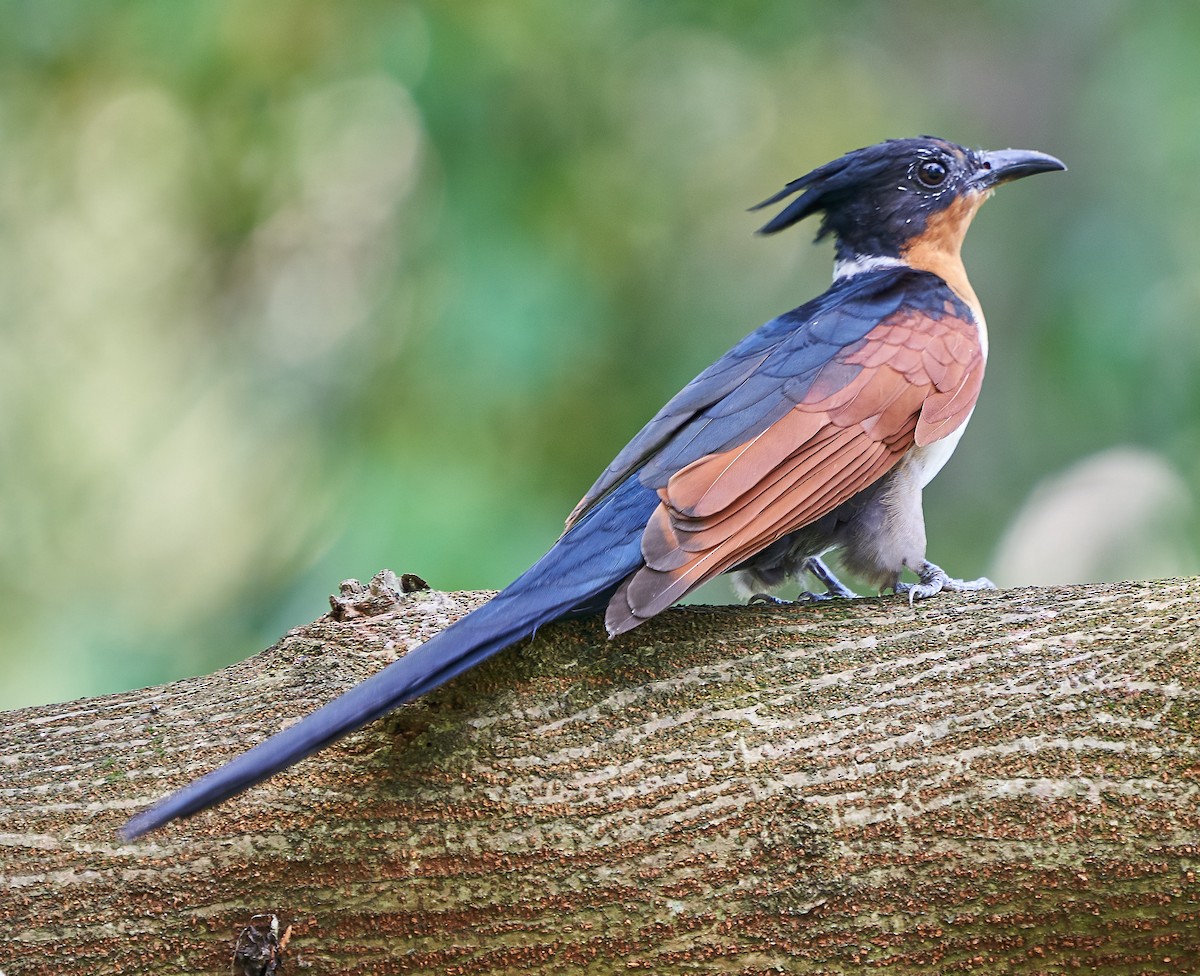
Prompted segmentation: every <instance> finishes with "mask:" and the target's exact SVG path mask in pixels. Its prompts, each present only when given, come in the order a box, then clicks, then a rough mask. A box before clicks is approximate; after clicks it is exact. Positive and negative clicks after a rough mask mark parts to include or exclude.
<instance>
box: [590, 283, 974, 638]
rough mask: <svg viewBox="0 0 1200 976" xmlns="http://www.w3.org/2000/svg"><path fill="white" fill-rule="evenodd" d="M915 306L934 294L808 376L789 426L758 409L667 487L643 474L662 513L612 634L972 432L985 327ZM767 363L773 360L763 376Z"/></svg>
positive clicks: (905, 307) (880, 322) (620, 597)
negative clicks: (921, 448)
mask: <svg viewBox="0 0 1200 976" xmlns="http://www.w3.org/2000/svg"><path fill="white" fill-rule="evenodd" d="M942 288H943V289H944V288H945V286H944V285H943V286H942ZM917 297H926V298H927V297H928V296H909V299H910V300H909V301H906V302H904V303H903V304H901V305H900V306H899V307H897V308H896V309H895V310H894V311H892V312H891V313H890V314H888V315H886V316H884V317H883V318H881V319H877V320H876V322H875V324H874V327H872V328H871V329H869V330H868V331H867V332H866V333H865V334H863V335H862V336H861V337H859V338H856V339H853V340H852V341H849V342H846V343H845V344H843V345H842V346H840V347H839V348H838V349H837V350H836V351H835V352H834V353H833V354H832V355H831V356H830V357H829V358H828V359H827V360H826V362H823V363H821V364H819V365H817V366H816V367H815V368H813V367H811V366H810V368H809V370H808V372H809V373H811V374H812V376H811V379H810V382H809V383H808V384H807V386H806V387H805V388H804V393H803V396H801V397H800V399H799V401H798V402H795V401H793V400H791V398H787V399H788V402H789V407H788V408H787V410H786V411H785V412H783V413H782V414H781V415H778V416H773V417H771V419H770V420H769V422H768V423H765V424H764V423H762V417H763V413H762V412H761V410H760V411H759V412H758V413H753V412H748V413H747V414H746V416H745V417H744V418H743V421H744V422H743V425H742V437H741V438H740V439H738V440H735V441H734V442H733V443H731V444H728V445H726V446H724V447H723V448H722V449H721V450H716V451H712V452H710V453H707V454H704V455H702V456H700V457H696V458H695V459H694V460H690V461H689V462H688V463H687V464H685V465H682V466H680V467H677V468H676V469H675V470H674V471H673V472H672V473H671V474H670V475H669V476H668V477H667V478H666V479H665V480H664V479H661V478H660V479H657V480H649V481H648V479H647V477H646V468H643V469H642V472H641V474H640V477H641V480H642V481H643V483H644V484H647V485H648V486H649V487H654V488H656V489H657V491H658V494H659V498H660V504H659V507H658V509H657V510H656V511H655V513H654V515H653V516H652V517H651V519H650V520H649V523H648V524H647V527H646V530H645V532H644V534H643V537H642V555H643V558H644V560H645V566H644V567H643V568H641V569H639V570H638V571H636V572H635V573H633V574H632V575H631V576H630V577H629V578H627V579H626V580H625V582H624V583H623V584H622V586H621V587H620V588H619V589H618V590H617V592H616V593H615V595H614V596H613V598H612V600H611V601H610V603H609V608H608V613H607V617H606V623H607V625H608V629H609V632H610V633H614V634H615V633H620V632H622V631H624V630H628V629H630V628H631V627H634V626H636V625H637V624H638V623H640V622H641V621H642V620H644V619H647V618H649V617H652V616H654V615H655V614H656V613H658V612H660V611H661V610H663V609H665V608H666V607H667V606H670V605H671V604H672V603H674V602H675V601H676V600H678V599H679V598H681V597H682V596H683V595H685V594H686V593H687V592H688V591H690V590H692V589H694V588H695V587H696V586H698V585H700V584H701V583H703V582H704V581H706V580H708V579H711V578H712V577H714V576H716V575H718V574H719V573H722V572H724V571H725V570H728V569H731V568H733V567H734V566H736V565H738V564H739V563H740V562H742V561H743V560H744V559H746V558H748V557H749V556H752V555H753V554H754V553H756V552H758V551H760V550H762V549H763V548H765V547H766V546H768V545H770V544H771V543H772V542H774V541H775V540H777V539H779V538H780V537H782V536H784V535H787V534H788V533H790V532H794V531H796V530H797V529H799V528H802V527H803V526H805V525H808V524H810V523H811V522H814V521H816V520H817V519H819V518H821V517H822V516H824V515H825V514H827V513H829V512H830V511H832V510H833V509H835V508H836V507H837V506H838V505H840V504H841V503H842V502H844V501H846V500H847V499H849V498H851V497H852V496H854V495H855V494H857V493H858V492H860V491H862V490H863V489H865V488H867V487H869V486H870V485H871V484H873V483H874V482H875V481H877V480H878V479H879V478H881V477H882V476H883V475H884V474H886V473H887V472H888V471H890V470H891V469H892V468H893V467H895V466H896V464H898V463H899V461H900V459H901V458H902V457H903V456H904V454H905V453H907V452H908V451H909V450H910V449H912V448H913V447H914V446H917V445H924V444H929V443H932V442H933V441H935V440H938V439H939V438H941V437H945V436H946V435H947V434H949V433H951V432H952V431H954V430H956V429H957V428H958V427H959V426H961V425H962V424H963V423H964V422H965V421H966V419H967V417H968V416H969V415H970V412H971V410H972V409H973V408H974V405H975V400H976V398H977V396H978V393H979V387H980V383H981V381H982V377H983V365H984V357H983V350H982V347H981V345H980V342H979V334H978V329H977V327H976V325H975V322H974V320H973V319H972V317H971V315H970V312H969V311H968V310H966V308H965V307H964V306H961V305H957V306H951V307H949V308H948V307H946V305H945V301H944V298H943V297H942V296H939V297H938V300H937V301H936V302H928V301H925V302H921V301H917V300H915V298H917ZM768 362H770V356H768V357H767V358H766V359H765V360H764V363H763V366H760V370H761V369H762V368H763V367H765V365H766V363H768ZM835 379H836V382H834V381H833V380H835ZM839 384H840V385H839ZM784 385H786V384H784ZM781 388H782V387H781ZM798 388H799V387H798V384H795V383H793V384H792V389H793V390H795V389H798Z"/></svg>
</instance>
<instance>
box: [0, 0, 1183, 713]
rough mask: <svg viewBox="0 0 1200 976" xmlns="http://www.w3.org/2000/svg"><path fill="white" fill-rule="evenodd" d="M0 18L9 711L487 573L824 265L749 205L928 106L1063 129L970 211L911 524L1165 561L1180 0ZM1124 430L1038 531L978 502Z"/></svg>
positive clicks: (622, 2)
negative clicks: (1094, 545) (1064, 511)
mask: <svg viewBox="0 0 1200 976" xmlns="http://www.w3.org/2000/svg"><path fill="white" fill-rule="evenodd" d="M0 15H2V17H3V23H4V25H5V26H4V30H3V31H0V336H2V338H3V351H2V354H0V472H2V473H0V485H2V486H3V492H2V496H0V498H2V504H0V581H2V584H3V585H2V587H0V633H2V634H3V638H2V641H0V705H16V704H21V703H28V702H36V701H46V700H51V699H62V698H68V697H72V696H77V695H83V694H94V693H99V692H104V691H110V690H116V689H119V688H125V687H129V686H132V685H135V684H140V683H150V682H155V681H162V680H167V679H169V678H172V677H176V676H180V675H183V674H189V673H195V672H199V671H204V670H210V669H212V668H215V667H217V666H219V665H221V664H223V663H227V662H229V661H232V660H235V659H238V658H241V657H244V656H246V655H247V654H249V653H251V652H252V651H254V650H256V649H258V648H259V647H261V646H263V645H264V644H265V643H268V642H270V641H272V640H273V639H275V637H277V636H278V634H279V633H281V632H282V631H283V630H284V629H286V628H287V627H289V626H293V625H296V624H300V623H304V622H306V621H308V620H310V619H312V618H313V617H314V616H316V615H317V614H319V613H320V612H321V611H322V609H323V606H324V597H325V595H326V594H328V593H329V592H331V591H333V590H334V589H336V586H337V583H338V581H339V580H340V579H342V578H345V577H348V576H357V577H362V578H365V577H368V576H370V575H372V574H373V573H374V572H375V571H377V570H378V569H380V568H383V567H384V566H389V567H392V568H394V569H396V570H408V571H413V572H417V573H420V574H421V575H423V576H425V577H426V578H427V579H429V580H430V581H431V582H432V583H433V584H434V585H436V586H438V587H442V588H456V587H498V586H500V585H503V584H504V583H505V582H507V581H508V580H509V579H511V578H512V577H513V576H514V575H516V573H518V572H519V571H520V570H521V569H523V568H524V567H525V566H526V565H528V563H529V562H530V561H531V560H532V559H534V558H535V557H536V556H537V555H538V554H539V553H540V552H541V551H542V550H543V549H544V548H545V547H546V546H547V545H548V544H549V543H550V542H551V541H552V540H553V539H554V538H555V536H556V535H557V533H558V531H559V528H560V527H561V521H562V518H563V516H564V515H565V514H566V512H567V511H569V510H570V508H571V507H572V505H573V504H574V502H575V501H576V500H577V498H578V497H579V496H580V495H581V494H582V492H583V491H584V489H585V488H586V487H587V486H588V485H589V484H590V483H591V481H592V479H593V477H594V476H595V474H596V473H597V472H598V471H599V470H600V469H601V468H602V467H603V465H604V464H605V463H607V461H608V460H609V458H610V457H611V455H612V454H613V453H614V452H615V451H616V450H617V449H618V448H619V447H620V446H621V445H622V444H623V443H624V441H625V440H626V439H627V438H628V437H629V436H630V435H631V434H632V433H633V432H634V431H635V430H636V429H637V428H638V427H639V426H640V424H641V423H642V422H644V421H645V420H646V419H647V418H648V417H649V416H650V414H651V413H653V411H654V410H655V409H657V407H658V406H659V405H660V404H661V403H662V402H663V401H664V400H665V399H666V398H667V397H668V396H670V395H671V394H672V393H674V392H675V391H676V390H677V389H678V387H679V386H680V385H681V384H683V383H684V382H686V381H687V380H688V379H690V378H691V376H692V375H694V374H695V372H697V371H698V370H699V369H700V368H702V367H703V366H705V365H707V364H708V363H709V362H710V361H711V360H712V359H713V358H715V357H716V356H717V355H719V354H720V353H721V352H723V351H724V350H725V349H726V348H727V347H728V346H729V345H730V344H731V343H732V342H733V341H735V340H736V339H737V338H739V337H740V336H741V335H742V334H744V333H745V332H746V331H748V330H749V329H751V328H753V327H754V326H756V325H758V324H759V323H760V322H762V321H764V320H765V319H767V318H769V317H770V316H771V315H773V314H775V313H777V312H779V311H781V310H784V309H786V308H789V307H791V306H793V305H795V304H798V303H799V302H801V301H803V300H805V299H807V298H809V297H811V296H812V295H814V294H815V293H817V292H818V291H819V290H821V289H822V288H823V287H824V286H825V284H826V282H827V280H828V274H829V250H828V248H827V247H821V248H811V247H809V244H808V240H809V238H810V236H811V232H812V228H808V229H801V230H800V232H798V233H792V234H789V235H785V236H783V237H781V238H777V239H769V240H764V239H756V238H755V237H754V236H753V231H754V229H755V228H756V227H757V226H758V224H759V223H760V222H761V220H760V217H759V215H751V214H747V213H746V212H745V211H746V207H747V206H748V205H750V204H753V203H755V202H756V201H757V200H759V199H761V198H762V197H764V196H766V195H768V194H769V193H771V192H773V191H774V190H775V189H776V188H778V187H779V186H780V185H782V183H783V182H785V181H786V180H788V179H790V178H792V177H794V176H796V175H799V174H800V173H801V172H803V171H805V170H806V169H808V168H810V167H812V166H815V165H818V164H820V163H822V162H824V161H825V160H827V159H829V158H832V157H833V156H835V155H837V154H839V153H841V152H843V151H845V150H847V149H850V148H853V147H855V146H859V145H864V144H867V143H871V142H875V141H877V140H879V139H881V138H885V137H889V136H903V135H913V134H916V133H922V132H933V133H936V134H939V135H944V136H947V137H949V138H952V139H955V140H957V141H960V142H964V143H967V144H971V145H981V146H985V147H991V148H1000V147H1004V146H1010V145H1012V146H1022V147H1028V148H1036V149H1042V150H1046V151H1049V152H1052V153H1055V154H1056V155H1059V156H1061V157H1062V158H1064V159H1065V160H1066V161H1067V162H1068V164H1069V165H1070V167H1071V171H1070V173H1069V174H1066V175H1065V176H1064V175H1057V174H1056V175H1053V176H1046V177H1040V178H1038V179H1036V180H1030V181H1029V182H1028V183H1022V184H1019V185H1018V186H1015V187H1012V188H1006V189H1005V190H1004V191H1002V192H1001V194H1000V196H999V199H998V200H997V201H995V202H993V203H991V204H989V205H988V207H987V208H986V209H985V210H984V211H983V214H982V216H981V217H980V219H979V220H978V221H977V223H976V227H975V229H974V230H973V232H972V235H971V238H970V240H969V242H968V249H967V262H968V267H969V269H970V271H971V275H972V279H973V281H974V284H975V287H976V290H977V291H978V293H979V295H980V297H981V299H982V300H983V303H984V305H985V307H986V309H987V312H988V318H989V322H990V325H991V331H992V358H991V362H990V366H989V376H988V381H987V384H986V386H985V390H984V396H983V400H982V403H981V405H980V407H979V409H978V410H977V412H976V416H975V418H974V420H973V421H972V429H971V431H970V432H969V434H968V436H967V437H966V438H965V439H964V441H963V443H962V446H961V447H960V449H959V451H958V453H957V455H956V457H955V459H954V461H953V463H952V464H951V465H950V466H949V467H948V468H947V469H946V471H944V472H943V473H942V475H941V476H940V477H939V479H938V481H937V482H935V483H934V485H933V486H931V488H930V490H929V493H928V503H927V510H928V513H929V522H930V538H931V547H932V548H931V554H933V555H934V556H935V558H937V559H938V561H939V562H941V563H942V564H943V565H945V566H947V568H949V569H951V570H952V571H954V572H957V573H961V574H964V575H975V574H978V573H981V572H985V571H988V570H989V569H992V570H995V569H996V562H997V559H998V558H999V557H998V556H997V553H998V552H1000V551H1001V549H1003V548H1004V547H1005V546H1008V547H1009V550H1013V551H1016V550H1020V552H1023V553H1024V554H1025V555H1026V556H1030V555H1031V554H1032V555H1035V556H1036V557H1037V558H1036V560H1035V564H1036V565H1037V566H1038V567H1045V568H1046V572H1047V573H1049V574H1050V575H1053V572H1054V554H1055V550H1056V547H1057V549H1058V550H1059V551H1063V550H1065V549H1069V548H1071V547H1073V546H1075V545H1076V544H1077V543H1078V540H1079V539H1081V538H1087V539H1095V538H1096V537H1100V536H1103V537H1105V538H1106V539H1107V536H1106V535H1105V533H1106V532H1108V528H1107V527H1110V526H1111V523H1112V522H1114V521H1118V522H1120V523H1121V525H1120V528H1121V531H1122V532H1123V533H1124V534H1123V535H1122V534H1118V535H1114V536H1113V538H1112V539H1111V540H1109V542H1110V543H1111V544H1107V546H1106V547H1105V546H1101V547H1099V548H1101V549H1103V550H1104V555H1103V557H1100V556H1098V557H1096V558H1095V559H1092V560H1090V561H1085V564H1084V565H1083V567H1082V568H1074V569H1072V572H1073V573H1075V575H1077V576H1088V575H1090V576H1095V577H1100V576H1103V575H1109V576H1112V577H1116V576H1123V575H1134V574H1146V575H1150V574H1171V573H1183V572H1191V571H1196V570H1197V569H1198V568H1200V563H1198V562H1197V558H1196V538H1195V522H1194V519H1193V516H1192V498H1193V497H1194V495H1195V492H1196V489H1197V487H1198V486H1200V450H1198V448H1200V383H1198V382H1197V377H1198V374H1200V321H1198V320H1200V314H1198V311H1197V310H1198V308H1200V271H1197V268H1200V220H1198V217H1197V215H1200V180H1197V179H1196V178H1195V174H1196V173H1197V172H1198V171H1200V124H1198V123H1200V84H1198V82H1200V77H1198V75H1200V68H1198V67H1197V66H1198V65H1200V8H1193V7H1192V6H1191V5H1187V4H1175V5H1165V4H1121V3H1089V4H1043V3H1036V2H1033V0H1023V2H1012V3H1003V4H1001V3H992V4H973V5H972V4H966V5H964V4H951V3H948V2H940V0H926V2H913V3H904V4H897V3H887V2H882V0H880V2H850V0H848V2H842V3H837V4H830V3H820V2H815V0H814V2H797V0H775V2H765V0H753V2H743V3H737V4H715V3H700V2H675V3H667V2H651V0H600V2H597V3H589V4H573V3H562V2H550V0H519V2H500V3H490V4H488V3H472V2H442V3H434V2H428V3H417V2H398V0H388V2H383V0H360V2H356V3H353V4H322V3H316V2H296V0H292V2H284V0H256V2H254V3H244V2H241V0H170V2H166V0H157V2H154V0H132V2H110V3H90V4H89V3H82V2H62V0H28V2H11V0H10V2H2V3H0ZM1117 446H1133V447H1135V448H1136V449H1137V450H1136V451H1126V452H1125V453H1122V454H1119V455H1118V456H1117V461H1116V462H1114V463H1117V465H1118V468H1119V469H1120V471H1122V472H1124V473H1125V474H1128V475H1129V477H1128V478H1125V480H1121V478H1118V479H1116V481H1111V482H1110V481H1106V480H1104V477H1101V476H1098V475H1096V474H1095V473H1094V472H1095V470H1097V469H1095V468H1092V467H1086V468H1084V469H1083V471H1084V473H1083V474H1082V475H1080V478H1082V480H1083V482H1084V483H1085V487H1088V490H1089V491H1090V492H1091V494H1089V495H1088V498H1089V499H1091V501H1089V503H1088V505H1090V506H1091V507H1088V506H1085V505H1082V504H1078V505H1076V504H1068V506H1067V507H1068V510H1070V511H1072V512H1074V513H1076V514H1079V515H1080V516H1081V517H1080V527H1079V528H1078V531H1077V536H1078V538H1076V540H1075V541H1074V542H1073V541H1071V539H1070V538H1067V539H1066V541H1061V542H1056V543H1055V544H1054V545H1051V546H1049V547H1048V548H1049V552H1048V553H1047V552H1040V551H1038V546H1037V539H1044V538H1045V536H1046V535H1047V530H1045V529H1044V528H1043V529H1042V530H1040V531H1039V532H1037V533H1035V537H1036V538H1035V539H1034V541H1033V542H1030V541H1029V540H1028V539H1023V538H1022V537H1020V533H1019V532H1018V533H1016V535H1015V536H1014V535H1013V532H1015V531H1016V530H1015V529H1014V530H1013V531H1012V532H1009V533H1008V535H1006V531H1007V530H1008V529H1009V527H1010V526H1014V525H1017V524H1018V523H1021V524H1026V523H1025V522H1021V519H1018V513H1019V512H1022V510H1023V508H1024V509H1025V510H1026V511H1025V514H1026V515H1027V514H1028V508H1029V504H1031V502H1030V501H1029V500H1030V499H1033V503H1035V507H1036V503H1037V499H1038V498H1039V497H1043V496H1044V495H1045V493H1046V492H1051V493H1053V492H1054V491H1058V492H1059V495H1060V496H1061V497H1060V498H1059V501H1060V502H1061V500H1062V497H1066V498H1067V499H1068V502H1069V501H1070V499H1071V498H1073V497H1074V496H1071V495H1069V494H1068V495H1066V496H1062V492H1063V491H1065V490H1066V489H1063V488H1062V485H1063V484H1066V482H1061V483H1060V482H1054V483H1052V484H1050V487H1046V486H1045V485H1043V488H1042V489H1040V491H1041V492H1042V495H1039V494H1038V492H1037V491H1035V486H1037V485H1038V484H1039V482H1041V481H1042V480H1043V479H1044V478H1047V477H1050V476H1055V475H1059V474H1061V473H1062V472H1064V471H1065V470H1067V469H1068V468H1070V466H1071V465H1072V464H1073V463H1075V462H1077V461H1085V462H1086V460H1087V459H1088V458H1090V457H1093V456H1097V455H1100V454H1101V452H1105V451H1107V450H1108V449H1110V448H1113V447H1117ZM1105 456H1106V457H1107V455H1105ZM1129 458H1133V459H1134V460H1133V461H1132V462H1129V463H1128V464H1127V463H1126V461H1128V459H1129ZM1122 465H1123V466H1122ZM1130 465H1132V467H1130ZM1139 466H1140V467H1139ZM1105 470H1107V469H1105ZM1139 472H1140V473H1141V474H1144V475H1145V477H1144V478H1142V477H1140V474H1139ZM1139 478H1140V480H1139ZM1098 479H1099V480H1098ZM1156 479H1157V480H1156ZM1069 480H1070V479H1068V481H1069ZM1076 480H1077V481H1078V480H1079V478H1077V479H1076ZM1056 486H1057V487H1056ZM1097 486H1098V487H1097ZM1147 486H1149V487H1147ZM1156 492H1157V493H1156ZM1130 513H1132V514H1130ZM1035 521H1036V520H1035ZM1050 521H1051V526H1052V529H1053V528H1054V526H1056V525H1059V523H1060V522H1061V521H1062V520H1059V521H1058V522H1056V521H1055V520H1054V519H1053V518H1051V520H1050ZM1126 523H1128V524H1126ZM1063 524H1065V523H1063ZM1064 531H1065V530H1064ZM1068 535H1069V533H1068ZM1014 547H1015V549H1014ZM1031 547H1032V548H1031ZM1042 548H1043V549H1045V548H1046V547H1045V546H1043V547H1042ZM1011 555H1012V553H1011V552H1009V553H1008V556H1005V559H1008V557H1009V556H1011ZM1001 562H1002V563H1003V565H1004V566H1015V565H1028V564H1029V560H1028V559H1027V560H1026V563H1021V562H1020V560H1019V559H1018V560H1017V562H1011V561H1008V562H1004V561H1003V560H1001ZM1002 568H1003V566H1001V569H1002ZM1031 572H1032V571H1031ZM1063 572H1066V570H1063ZM1000 581H1001V582H1003V583H1019V582H1027V581H1029V580H1028V579H1024V578H1016V579H1013V578H1003V576H1002V578H1001V580H1000ZM707 593H708V595H709V597H710V598H713V599H724V591H722V590H720V589H710V590H709V591H707Z"/></svg>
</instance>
